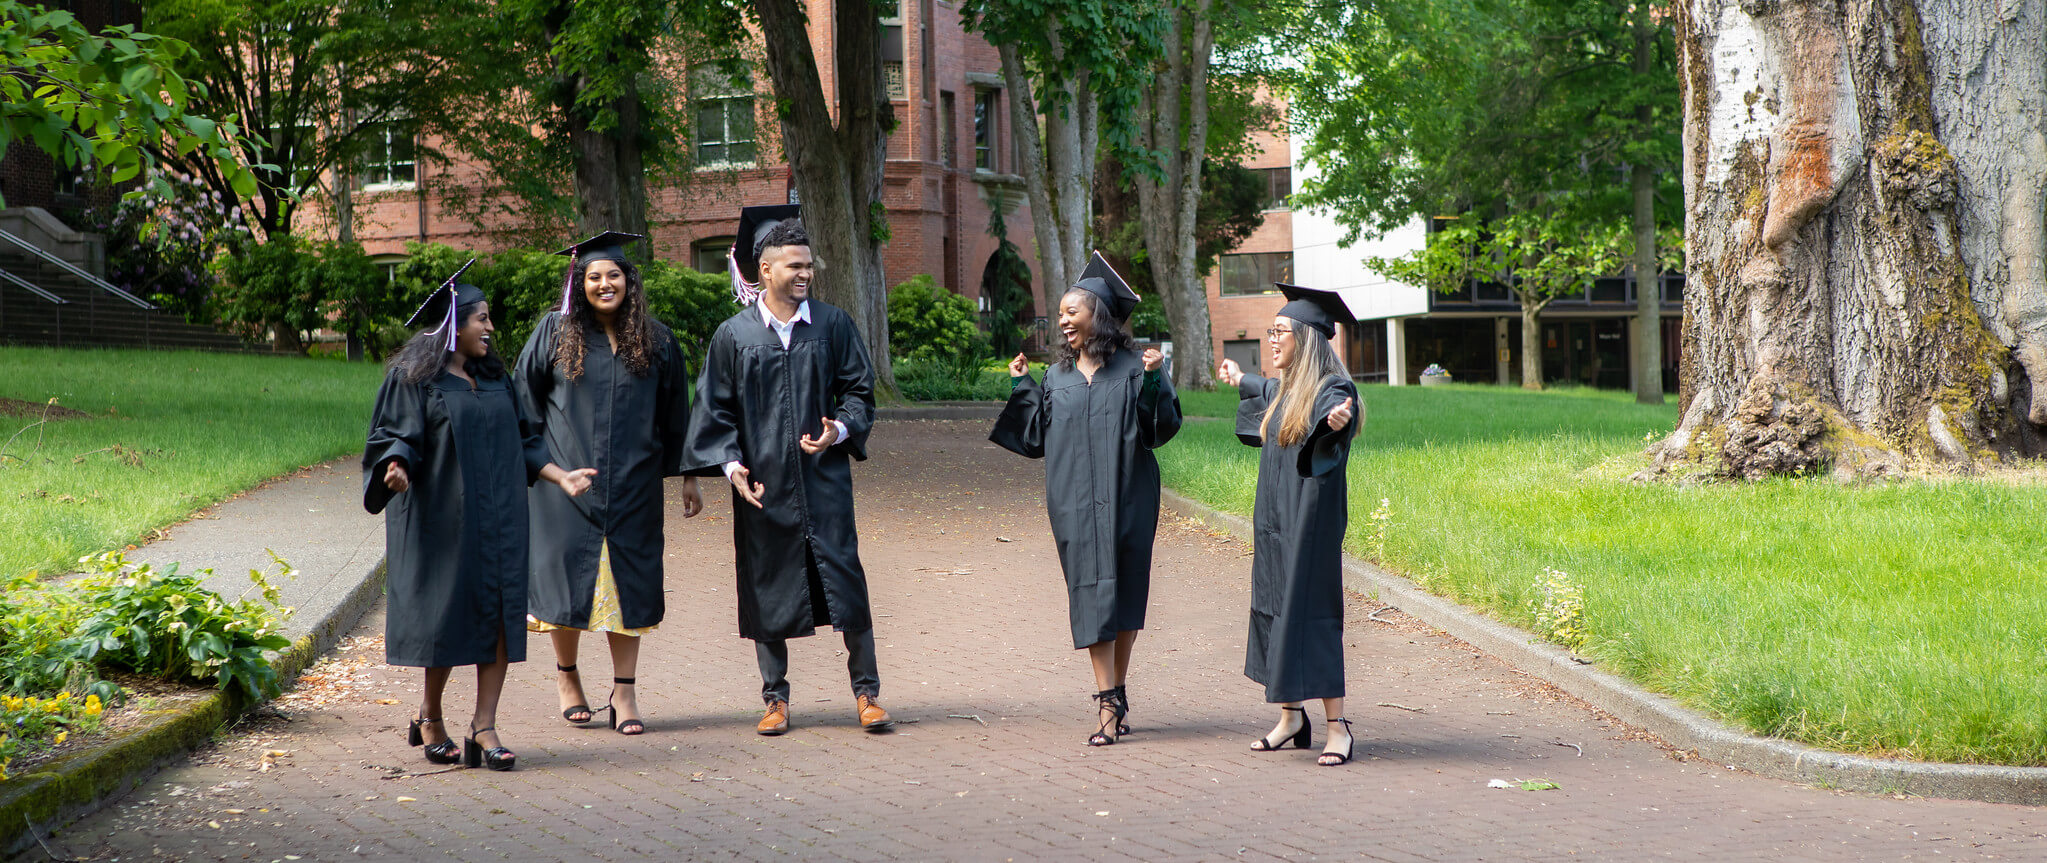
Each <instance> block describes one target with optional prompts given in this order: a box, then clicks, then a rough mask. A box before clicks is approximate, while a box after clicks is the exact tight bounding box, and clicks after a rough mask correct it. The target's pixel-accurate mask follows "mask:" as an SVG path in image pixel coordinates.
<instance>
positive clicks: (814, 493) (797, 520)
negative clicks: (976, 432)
mask: <svg viewBox="0 0 2047 863" xmlns="http://www.w3.org/2000/svg"><path fill="white" fill-rule="evenodd" d="M809 302H810V320H811V322H810V323H807V324H806V323H800V322H799V323H797V324H796V326H795V330H794V331H793V332H792V333H791V334H790V340H789V348H788V349H787V350H784V349H783V348H782V340H781V338H780V337H779V336H777V335H775V331H774V330H773V329H771V328H769V327H768V325H767V324H766V323H765V322H763V321H762V320H761V310H760V306H759V305H758V304H755V305H750V306H747V307H746V308H744V309H741V310H740V312H739V313H738V314H736V315H733V316H732V317H730V318H728V319H726V321H725V322H724V323H722V324H719V325H718V331H717V332H716V333H714V334H712V336H711V344H710V347H709V349H708V350H707V351H706V354H705V357H704V368H703V371H702V372H701V373H700V375H699V376H698V378H697V401H696V404H695V406H694V407H693V408H692V410H691V412H690V424H689V444H688V455H687V456H686V457H685V458H684V459H683V468H684V471H685V472H686V473H689V474H693V475H696V476H705V477H716V478H717V479H718V481H719V482H724V481H725V471H724V465H725V463H726V462H729V461H737V462H739V463H740V464H742V465H745V466H746V468H747V469H748V470H749V471H751V472H752V481H753V482H757V483H760V484H761V485H763V486H765V487H766V492H765V493H764V494H763V495H762V498H761V503H762V507H761V508H755V507H754V506H753V504H750V503H747V502H745V501H743V500H740V499H739V497H738V496H737V495H736V494H735V495H733V497H732V511H733V519H732V536H733V541H734V544H735V545H736V547H737V549H736V550H737V557H738V569H739V590H738V593H739V634H740V635H741V636H744V637H746V638H751V639H755V640H759V641H774V640H780V639H784V638H795V637H799V636H805V635H810V634H812V633H813V632H815V631H816V628H817V627H818V626H820V625H824V624H830V625H831V627H832V628H833V629H836V630H840V631H844V632H865V631H867V630H869V629H871V628H873V626H874V622H873V618H872V616H871V615H870V614H869V612H868V607H867V574H866V572H865V571H863V570H862V569H861V568H860V548H859V543H858V539H857V537H855V535H854V530H853V468H852V460H853V459H859V460H862V461H865V460H866V459H867V433H868V432H869V430H871V429H872V428H873V426H874V367H873V365H872V364H870V363H869V362H868V360H867V343H866V342H865V341H863V340H862V339H861V338H860V332H859V330H858V329H856V328H855V327H854V326H853V319H852V318H851V317H850V316H848V315H847V314H846V313H845V312H843V311H840V310H839V309H837V308H834V307H832V306H828V305H825V304H824V303H821V302H818V301H817V300H810V301H809ZM824 417H831V418H833V419H836V420H838V421H839V422H841V423H844V424H845V426H846V435H847V437H846V439H845V440H842V441H838V442H836V443H834V444H832V445H831V446H830V447H828V448H826V449H825V451H824V452H821V453H818V454H816V455H809V454H806V453H804V452H803V451H802V450H801V449H800V448H798V447H797V445H796V441H797V438H799V437H802V436H805V435H810V436H816V435H819V434H822V433H823V428H822V423H821V422H820V420H821V419H822V418H824Z"/></svg>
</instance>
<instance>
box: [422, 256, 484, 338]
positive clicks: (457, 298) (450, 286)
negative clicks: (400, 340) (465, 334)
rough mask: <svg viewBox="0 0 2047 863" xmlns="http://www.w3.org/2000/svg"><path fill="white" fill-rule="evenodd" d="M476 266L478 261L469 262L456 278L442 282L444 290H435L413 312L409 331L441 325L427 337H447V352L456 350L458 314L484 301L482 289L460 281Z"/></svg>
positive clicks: (452, 276)
mask: <svg viewBox="0 0 2047 863" xmlns="http://www.w3.org/2000/svg"><path fill="white" fill-rule="evenodd" d="M475 263H476V259H475V258H470V259H469V262H468V263H465V264H463V265H462V267H461V268H460V269H458V270H456V271H455V274H454V275H451V276H449V277H448V278H447V279H446V280H445V281H443V282H441V286H440V287H438V288H435V289H434V292H433V293H431V294H428V295H427V296H426V301H425V302H422V303H420V304H419V308H418V309H415V310H413V312H412V317H410V318H408V319H406V321H405V325H406V326H407V327H423V326H426V324H427V322H428V321H435V320H438V321H440V326H438V327H435V328H434V329H432V330H429V331H428V334H429V335H432V334H433V333H446V334H447V341H448V350H451V351H452V350H454V349H455V330H456V329H457V327H456V326H455V310H456V309H459V308H461V307H463V306H467V305H472V304H474V303H480V302H483V299H484V297H483V289H482V288H479V287H477V286H475V285H471V284H466V283H464V282H460V281H457V280H458V279H460V278H462V274H463V273H465V272H468V271H469V267H470V265H472V264H475Z"/></svg>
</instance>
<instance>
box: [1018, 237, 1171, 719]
mask: <svg viewBox="0 0 2047 863" xmlns="http://www.w3.org/2000/svg"><path fill="white" fill-rule="evenodd" d="M1135 308H1137V294H1136V292H1134V291H1132V290H1130V286H1129V285H1128V284H1127V283H1125V282H1124V281H1123V278H1122V277H1121V276H1119V275H1117V274H1116V271H1115V270H1113V269H1110V267H1109V262H1108V261H1105V260H1103V259H1102V255H1101V253H1100V252H1096V253H1095V256H1094V259H1093V260H1092V261H1090V262H1089V263H1088V267H1087V270H1086V271H1085V272H1083V273H1081V277H1080V281H1079V282H1078V283H1076V284H1075V285H1074V286H1073V289H1072V290H1070V291H1067V292H1066V295H1065V296H1063V297H1061V298H1060V299H1059V332H1060V333H1061V334H1062V335H1063V336H1064V337H1065V343H1064V345H1062V346H1061V349H1060V356H1059V361H1058V362H1057V363H1054V364H1053V365H1052V366H1051V367H1050V368H1047V369H1046V370H1045V383H1044V386H1042V387H1041V386H1039V385H1038V382H1037V381H1034V380H1031V377H1030V364H1029V362H1028V361H1027V360H1026V359H1025V358H1024V355H1023V354H1017V355H1016V358H1015V359H1013V360H1010V362H1009V373H1010V375H1011V377H1010V381H1011V384H1012V387H1013V388H1012V389H1011V391H1010V394H1009V404H1007V405H1004V406H1003V409H1002V415H1001V416H1000V417H998V418H997V419H996V421H995V430H994V431H993V432H992V433H990V434H989V435H988V439H989V440H991V441H994V442H995V443H996V444H997V445H999V446H1001V447H1002V448H1003V449H1006V450H1009V451H1010V452H1014V453H1016V454H1018V455H1021V456H1024V457H1026V458H1043V459H1044V460H1045V512H1046V514H1047V515H1049V516H1050V517H1051V520H1052V538H1053V540H1054V541H1055V542H1056V543H1057V544H1058V546H1059V565H1060V568H1061V569H1063V570H1065V572H1066V610H1067V617H1068V619H1069V621H1070V622H1071V623H1072V626H1073V646H1074V649H1076V650H1078V649H1080V648H1083V647H1084V648H1087V651H1088V659H1089V661H1090V662H1091V663H1092V664H1093V665H1094V672H1095V689H1096V690H1097V691H1096V692H1095V695H1094V698H1095V701H1096V702H1098V709H1097V714H1098V715H1097V719H1098V720H1099V725H1098V727H1097V728H1096V730H1095V733H1093V734H1091V735H1089V736H1088V740H1087V742H1088V745H1090V746H1107V745H1109V744H1112V743H1115V742H1116V738H1117V737H1119V736H1121V735H1124V734H1128V733H1130V727H1129V726H1128V725H1127V724H1125V723H1124V722H1123V718H1124V716H1125V715H1127V714H1128V713H1129V710H1130V701H1129V696H1128V695H1127V693H1126V690H1125V688H1124V687H1125V681H1124V678H1125V677H1126V676H1127V675H1128V674H1129V671H1130V649H1131V647H1132V646H1133V645H1135V644H1136V643H1137V631H1138V630H1140V629H1143V628H1144V611H1145V604H1146V602H1147V600H1148V599H1149V596H1150V592H1151V548H1152V540H1153V538H1154V537H1155V536H1156V535H1157V533H1158V526H1159V463H1158V460H1157V459H1156V458H1154V457H1153V456H1152V454H1151V451H1152V450H1154V449H1157V448H1159V447H1161V446H1164V445H1165V443H1166V442H1167V441H1169V440H1172V439H1173V435H1174V434H1175V433H1177V432H1179V430H1180V397H1179V396H1178V395H1177V394H1176V393H1174V392H1173V384H1172V381H1170V380H1168V379H1167V377H1166V375H1165V373H1164V371H1163V370H1161V368H1160V366H1161V365H1163V362H1164V357H1163V356H1161V355H1160V353H1159V350H1158V349H1157V348H1147V349H1146V350H1145V351H1144V353H1143V355H1141V356H1140V355H1139V354H1138V353H1137V351H1136V347H1137V346H1136V343H1135V342H1134V341H1133V340H1132V339H1131V338H1130V334H1129V333H1127V332H1124V330H1123V325H1124V323H1125V322H1126V321H1128V320H1129V319H1130V312H1131V311H1132V310H1133V309H1135Z"/></svg>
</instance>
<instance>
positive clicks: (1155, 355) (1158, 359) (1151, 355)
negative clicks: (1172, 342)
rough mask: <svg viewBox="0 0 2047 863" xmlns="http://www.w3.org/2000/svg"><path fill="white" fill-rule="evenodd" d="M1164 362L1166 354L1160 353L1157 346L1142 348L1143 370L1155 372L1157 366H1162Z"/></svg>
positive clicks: (1157, 368)
mask: <svg viewBox="0 0 2047 863" xmlns="http://www.w3.org/2000/svg"><path fill="white" fill-rule="evenodd" d="M1165 364H1166V355H1165V354H1162V353H1159V349H1158V348H1145V349H1144V370H1145V371H1148V372H1155V371H1158V370H1159V366H1162V365H1165Z"/></svg>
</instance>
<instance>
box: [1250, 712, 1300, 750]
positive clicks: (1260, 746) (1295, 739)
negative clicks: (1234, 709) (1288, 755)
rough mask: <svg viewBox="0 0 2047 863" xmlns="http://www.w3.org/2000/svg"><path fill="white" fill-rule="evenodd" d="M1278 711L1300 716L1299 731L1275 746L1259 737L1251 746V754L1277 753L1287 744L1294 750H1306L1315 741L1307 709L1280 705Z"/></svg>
mask: <svg viewBox="0 0 2047 863" xmlns="http://www.w3.org/2000/svg"><path fill="white" fill-rule="evenodd" d="M1279 709H1281V710H1291V711H1293V712H1295V713H1298V714H1300V715H1301V730H1299V731H1296V732H1294V736H1292V737H1289V738H1287V739H1285V740H1282V741H1280V742H1279V743H1277V744H1275V743H1273V742H1272V739H1271V738H1267V737H1260V738H1258V742H1257V743H1253V744H1251V751H1252V752H1278V751H1279V750H1281V749H1285V748H1287V746H1288V744H1292V745H1293V747H1294V748H1295V749H1306V748H1308V744H1310V743H1312V742H1314V739H1315V738H1314V726H1313V725H1311V724H1310V723H1309V722H1308V708H1306V707H1286V706H1284V705H1282V706H1281V707H1280V708H1279Z"/></svg>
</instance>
